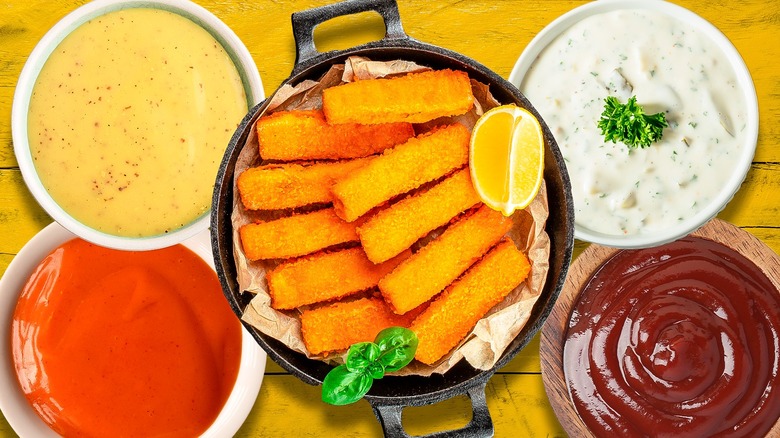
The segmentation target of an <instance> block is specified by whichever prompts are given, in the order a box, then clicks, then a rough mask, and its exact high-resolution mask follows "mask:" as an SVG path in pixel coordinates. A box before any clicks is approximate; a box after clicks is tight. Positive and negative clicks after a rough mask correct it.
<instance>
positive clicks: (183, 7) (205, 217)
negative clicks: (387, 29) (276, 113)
mask: <svg viewBox="0 0 780 438" xmlns="http://www.w3.org/2000/svg"><path fill="white" fill-rule="evenodd" d="M143 7H148V8H158V9H164V10H167V11H170V12H174V13H176V14H179V15H181V16H183V17H185V18H188V19H190V20H191V21H193V22H195V23H196V24H198V25H199V26H201V27H202V28H204V29H205V30H206V31H208V32H209V33H211V35H212V36H214V37H215V38H216V39H217V41H219V42H220V44H222V46H223V48H224V49H225V51H226V52H227V53H228V55H229V56H230V57H231V58H232V60H233V62H234V64H235V66H236V69H237V70H238V72H239V74H240V75H241V78H242V82H243V83H244V90H245V93H246V97H247V107H248V108H252V107H253V106H254V105H255V104H257V103H258V102H260V101H261V100H263V99H264V97H265V92H264V90H263V83H262V80H261V78H260V73H259V71H258V69H257V65H256V64H255V62H254V59H253V58H252V55H251V54H250V53H249V50H248V49H247V48H246V46H245V45H244V44H243V43H242V42H241V40H240V39H239V38H238V36H237V35H236V34H235V32H233V30H231V29H230V28H229V27H228V26H227V25H226V24H225V23H224V22H222V21H221V20H220V19H219V18H217V17H216V16H215V15H214V14H212V13H211V12H209V11H208V10H207V9H205V8H203V7H202V6H199V5H197V4H195V3H193V2H191V1H189V0H94V1H92V2H90V3H87V4H85V5H83V6H81V7H79V8H77V9H75V10H73V11H72V12H70V13H69V14H68V15H66V16H65V17H63V18H62V19H61V20H60V21H58V22H57V23H56V24H55V25H54V26H53V27H52V28H51V29H49V31H48V32H46V34H45V35H44V36H43V38H41V40H40V41H39V42H38V44H36V46H35V48H34V49H33V51H32V52H31V53H30V56H29V57H28V58H27V62H25V64H24V67H23V68H22V72H21V74H20V75H19V80H18V82H17V84H16V90H15V91H14V98H13V105H12V109H11V135H12V138H13V144H14V154H15V155H16V160H17V162H18V163H19V168H20V170H21V172H22V177H23V179H24V182H25V184H26V185H27V187H28V189H29V190H30V192H31V193H32V195H33V196H34V197H35V199H36V200H37V201H38V203H39V204H40V205H41V207H43V209H44V210H46V212H47V213H48V214H49V216H51V217H52V218H53V219H54V220H55V221H57V222H59V223H60V224H61V225H62V226H64V227H65V228H67V229H68V230H70V231H71V232H73V233H74V234H77V235H78V236H79V237H81V238H83V239H84V240H87V241H89V242H92V243H95V244H97V245H101V246H105V247H109V248H114V249H125V250H152V249H159V248H164V247H167V246H171V245H175V244H177V243H180V242H182V241H184V240H186V239H188V238H190V237H192V236H194V235H196V234H198V233H199V232H201V231H203V230H205V229H207V228H208V225H209V215H210V211H211V210H210V207H209V209H208V210H206V211H205V212H204V213H203V214H202V215H201V216H200V217H198V218H197V219H195V220H194V221H193V222H191V223H189V224H187V225H185V226H184V227H182V228H179V229H177V230H174V231H172V232H170V233H166V234H161V235H156V236H149V237H142V238H133V237H122V236H116V235H113V234H109V233H105V232H101V231H98V230H96V229H94V228H92V227H89V226H87V225H84V224H83V223H81V222H80V221H78V220H77V219H75V218H74V217H73V216H71V215H70V214H69V213H67V212H66V211H65V210H64V209H63V208H62V207H60V206H59V205H58V204H57V202H55V201H54V199H53V198H52V197H51V196H50V195H49V193H48V192H47V191H46V189H45V188H44V186H43V183H42V182H41V180H40V178H39V177H38V173H37V171H36V169H35V165H34V164H33V160H32V154H31V152H30V146H29V139H28V138H27V114H28V109H29V104H30V95H31V93H32V89H33V87H34V85H35V81H36V80H37V78H38V75H39V74H40V70H41V68H42V67H43V65H44V64H45V62H46V60H47V59H48V57H49V55H50V54H51V53H52V51H54V50H55V49H56V47H57V46H58V45H59V44H60V43H61V42H62V40H63V39H64V38H65V37H66V36H67V35H68V34H70V33H71V32H72V31H73V30H75V29H76V28H77V27H79V26H80V25H82V24H84V23H85V22H87V21H89V20H91V19H93V18H95V17H98V16H101V15H105V14H107V13H109V12H114V11H117V10H121V9H128V8H143ZM236 123H238V120H237V121H236ZM225 146H226V147H227V143H226V144H225Z"/></svg>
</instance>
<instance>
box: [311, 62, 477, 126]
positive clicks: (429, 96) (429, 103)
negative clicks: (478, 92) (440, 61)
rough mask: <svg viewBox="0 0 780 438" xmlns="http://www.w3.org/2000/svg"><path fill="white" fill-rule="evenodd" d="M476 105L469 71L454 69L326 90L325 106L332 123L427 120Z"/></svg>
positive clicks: (363, 82)
mask: <svg viewBox="0 0 780 438" xmlns="http://www.w3.org/2000/svg"><path fill="white" fill-rule="evenodd" d="M473 107H474V95H473V93H472V91H471V81H470V80H469V77H468V74H466V72H462V71H454V70H432V71H425V72H420V73H410V74H408V75H404V76H397V77H393V78H381V79H368V80H362V81H355V82H350V83H347V84H343V85H339V86H336V87H331V88H328V89H326V90H324V91H323V93H322V109H323V112H324V113H325V118H326V119H327V120H328V123H331V124H341V123H363V124H366V125H368V124H374V123H388V122H409V123H425V122H428V121H431V120H433V119H437V118H439V117H445V116H457V115H460V114H465V113H466V112H468V111H469V110H471V108H473Z"/></svg>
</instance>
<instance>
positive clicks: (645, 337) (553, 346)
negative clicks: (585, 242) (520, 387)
mask: <svg viewBox="0 0 780 438" xmlns="http://www.w3.org/2000/svg"><path fill="white" fill-rule="evenodd" d="M778 333H780V257H779V256H778V255H777V254H775V253H774V252H773V251H772V250H771V249H770V248H769V247H767V246H766V245H764V244H763V243H762V242H761V241H760V240H758V239H757V238H756V237H754V236H752V235H751V234H749V233H748V232H746V231H744V230H742V229H740V228H738V227H736V226H734V225H732V224H729V223H728V222H725V221H721V220H719V219H714V220H712V221H710V222H709V223H707V224H706V225H705V226H703V227H702V228H700V229H699V230H697V231H696V232H694V233H692V234H691V236H687V237H685V238H683V239H679V240H677V241H675V242H672V243H669V244H665V245H662V246H658V247H654V248H646V249H631V250H626V249H623V250H616V249H614V248H609V247H606V246H601V245H591V246H590V247H588V248H587V249H586V250H585V251H584V252H583V253H582V254H581V255H580V256H579V257H578V258H577V260H575V262H574V263H573V264H572V269H571V271H570V275H569V276H568V278H567V280H566V284H565V286H564V288H563V291H562V292H561V295H560V297H559V299H558V301H557V303H556V305H555V307H554V309H553V311H552V313H551V315H550V318H548V319H547V321H546V322H545V325H544V327H543V328H542V336H541V344H540V356H541V368H542V380H543V382H544V386H545V390H546V391H547V395H548V397H549V399H550V403H551V405H552V407H553V410H554V411H555V413H556V416H557V417H558V420H559V421H560V423H561V425H562V426H563V428H564V429H565V430H566V432H567V433H568V434H569V435H570V436H578V437H591V436H613V435H614V436H639V435H659V436H679V437H699V436H734V437H753V436H765V435H766V436H780V423H779V422H778V418H779V417H780V393H779V392H778V381H780V372H779V371H778V367H777V364H778V362H780V352H778V350H777V345H778V343H780V335H778Z"/></svg>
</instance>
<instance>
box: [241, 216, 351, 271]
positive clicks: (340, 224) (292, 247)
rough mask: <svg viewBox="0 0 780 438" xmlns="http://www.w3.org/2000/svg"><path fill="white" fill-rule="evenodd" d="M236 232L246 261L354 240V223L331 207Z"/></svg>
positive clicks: (292, 255) (285, 256)
mask: <svg viewBox="0 0 780 438" xmlns="http://www.w3.org/2000/svg"><path fill="white" fill-rule="evenodd" d="M238 232H239V235H240V236H241V244H242V246H243V248H244V254H246V256H247V258H248V259H249V260H262V259H281V258H289V257H298V256H302V255H306V254H311V253H313V252H315V251H319V250H321V249H324V248H327V247H329V246H333V245H338V244H340V243H345V242H356V241H358V235H357V232H355V224H350V223H347V222H344V221H343V220H341V219H340V218H339V217H338V216H336V213H335V212H334V211H333V209H332V208H326V209H324V210H318V211H315V212H313V213H307V214H296V215H293V216H289V217H283V218H281V219H276V220H272V221H267V222H260V223H255V224H247V225H244V226H243V227H241V228H240V229H239V230H238Z"/></svg>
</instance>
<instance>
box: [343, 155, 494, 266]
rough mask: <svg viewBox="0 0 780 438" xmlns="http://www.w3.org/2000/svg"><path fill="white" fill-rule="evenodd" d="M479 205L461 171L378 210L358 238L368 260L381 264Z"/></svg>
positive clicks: (359, 231)
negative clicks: (425, 189)
mask: <svg viewBox="0 0 780 438" xmlns="http://www.w3.org/2000/svg"><path fill="white" fill-rule="evenodd" d="M479 201H480V199H479V196H478V195H477V192H476V191H474V187H473V186H472V185H471V177H470V176H469V169H468V168H465V169H462V170H459V171H458V172H456V173H454V174H453V175H452V176H450V177H448V178H447V179H445V180H444V181H442V182H440V183H439V184H436V185H435V186H433V187H432V188H430V189H429V190H427V191H425V192H422V193H417V194H415V195H413V196H410V197H408V198H406V199H404V200H402V201H400V202H397V203H395V204H393V205H392V206H391V207H389V208H386V209H384V210H381V211H380V212H378V213H377V214H375V215H374V216H372V217H371V218H369V219H368V220H367V221H366V222H365V223H364V224H363V225H361V226H360V227H358V229H357V232H358V236H360V242H361V243H362V244H363V249H364V250H365V251H366V254H367V255H368V258H369V260H371V261H372V262H374V263H381V262H383V261H385V260H388V259H390V258H392V257H394V256H395V255H396V254H399V253H400V252H401V251H403V250H405V249H407V248H409V247H410V246H412V244H413V243H414V242H416V241H418V240H419V239H420V238H422V237H424V236H425V235H426V234H428V233H429V232H431V231H432V230H435V229H436V228H439V227H441V226H442V225H446V224H447V223H448V222H449V221H450V220H452V218H454V217H455V216H457V215H458V214H460V213H462V212H463V211H465V210H467V209H469V208H471V207H473V206H475V205H476V204H477V203H479Z"/></svg>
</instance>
